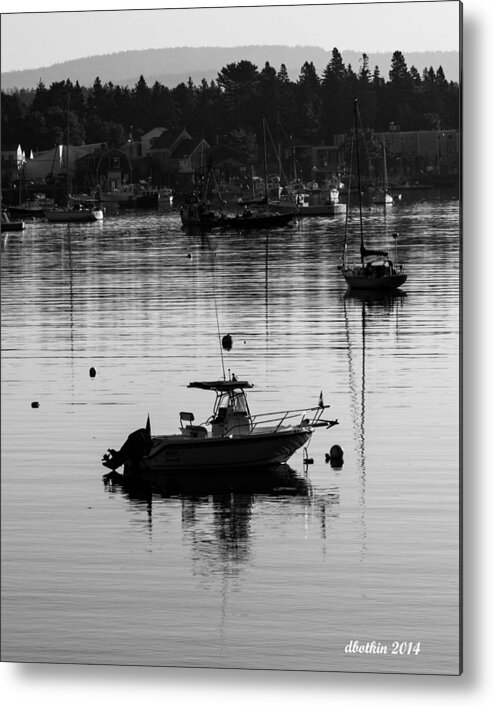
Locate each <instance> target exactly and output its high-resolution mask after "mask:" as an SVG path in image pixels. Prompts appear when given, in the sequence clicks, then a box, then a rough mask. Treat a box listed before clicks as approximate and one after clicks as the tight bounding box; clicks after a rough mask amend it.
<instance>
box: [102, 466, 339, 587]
mask: <svg viewBox="0 0 494 707" xmlns="http://www.w3.org/2000/svg"><path fill="white" fill-rule="evenodd" d="M105 490H106V492H107V493H111V494H118V495H120V496H121V497H122V498H124V499H126V500H127V501H128V503H129V504H130V505H131V506H132V508H133V510H135V511H137V512H138V513H140V514H146V519H147V524H148V529H149V531H150V533H151V531H152V528H153V520H152V519H153V509H154V511H157V510H158V512H160V511H161V510H162V508H163V504H165V505H166V504H167V503H169V502H176V500H177V499H179V500H180V505H181V527H182V536H183V539H184V541H185V542H186V544H187V545H190V547H191V548H192V559H193V565H194V573H195V574H198V575H203V576H210V575H211V573H220V574H222V575H224V574H226V575H228V576H237V575H238V573H239V572H240V570H241V569H242V568H243V567H244V566H245V565H246V564H247V563H248V561H249V559H250V557H251V544H252V518H253V515H254V512H255V510H256V509H257V508H258V509H260V512H262V510H263V508H264V509H265V508H266V507H267V506H268V504H270V503H272V502H273V501H274V500H276V504H277V506H276V508H278V505H279V510H277V511H276V512H277V513H281V514H282V517H283V518H285V517H286V516H290V515H291V514H297V515H300V514H303V515H304V516H305V515H306V514H307V513H308V512H309V511H310V510H312V511H313V512H314V515H315V517H316V519H317V523H318V524H319V525H320V536H321V539H322V540H323V541H325V540H326V528H327V519H328V516H331V515H334V513H335V507H336V506H337V505H338V503H339V489H338V488H332V489H331V491H330V492H329V493H324V494H320V495H319V494H317V493H315V492H314V489H313V487H312V484H311V483H310V480H309V478H308V476H307V475H306V474H304V475H303V476H302V475H300V474H299V473H297V472H296V471H295V470H294V469H293V468H291V467H290V466H288V465H287V464H280V465H278V466H276V467H273V468H270V469H265V468H264V469H258V470H249V471H241V472H238V471H236V470H230V471H229V472H226V471H225V472H220V473H216V474H208V475H207V476H206V475H205V474H201V473H197V472H189V473H184V472H180V473H176V474H172V473H170V474H167V475H166V476H164V477H163V478H161V479H159V480H155V481H153V482H152V483H148V484H144V483H142V482H140V483H139V482H129V481H126V480H125V479H123V477H122V478H120V479H119V478H118V476H113V477H111V476H110V479H109V480H108V481H105Z"/></svg>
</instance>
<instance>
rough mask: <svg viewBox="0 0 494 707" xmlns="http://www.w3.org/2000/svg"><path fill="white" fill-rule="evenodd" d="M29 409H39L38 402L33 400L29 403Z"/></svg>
mask: <svg viewBox="0 0 494 707" xmlns="http://www.w3.org/2000/svg"><path fill="white" fill-rule="evenodd" d="M31 407H32V408H39V403H38V401H37V400H33V402H32V403H31Z"/></svg>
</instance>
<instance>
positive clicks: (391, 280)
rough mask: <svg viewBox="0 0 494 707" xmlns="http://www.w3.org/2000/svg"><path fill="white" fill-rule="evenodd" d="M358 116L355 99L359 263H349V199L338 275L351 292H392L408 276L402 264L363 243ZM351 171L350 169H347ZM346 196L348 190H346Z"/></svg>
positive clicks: (354, 144)
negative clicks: (339, 273)
mask: <svg viewBox="0 0 494 707" xmlns="http://www.w3.org/2000/svg"><path fill="white" fill-rule="evenodd" d="M360 123H361V121H360V114H359V110H358V100H357V99H355V101H354V104H353V135H352V154H353V147H354V146H355V153H356V158H357V180H358V202H359V223H360V263H359V264H356V265H349V264H348V227H349V218H350V197H348V201H347V218H346V223H345V239H344V245H343V265H342V266H341V272H342V274H343V277H344V278H345V280H346V282H347V284H348V286H349V287H350V289H353V290H395V289H397V288H399V287H400V286H401V285H403V283H404V282H405V281H406V279H407V276H406V274H405V273H404V271H403V267H402V266H401V265H399V266H398V265H395V264H394V263H393V262H392V261H391V260H389V258H388V253H387V252H385V251H382V250H371V249H367V248H366V247H365V244H364V229H363V222H362V189H361V183H360V152H359V128H360ZM350 172H351V169H350ZM349 194H351V189H350V188H349ZM393 238H394V241H395V260H396V250H397V238H398V234H397V233H393Z"/></svg>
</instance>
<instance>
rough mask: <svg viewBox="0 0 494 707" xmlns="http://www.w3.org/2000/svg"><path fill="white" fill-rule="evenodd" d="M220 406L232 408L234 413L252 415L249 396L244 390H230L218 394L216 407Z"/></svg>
mask: <svg viewBox="0 0 494 707" xmlns="http://www.w3.org/2000/svg"><path fill="white" fill-rule="evenodd" d="M220 408H230V410H232V411H233V412H234V413H243V414H244V415H250V411H249V406H248V404H247V398H246V396H245V393H244V392H243V390H242V391H238V390H230V391H228V392H222V393H220V394H218V397H217V399H216V405H215V409H216V410H219V409H220Z"/></svg>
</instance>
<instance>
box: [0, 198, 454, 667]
mask: <svg viewBox="0 0 494 707" xmlns="http://www.w3.org/2000/svg"><path fill="white" fill-rule="evenodd" d="M382 216H383V212H382V210H379V209H378V208H374V209H370V210H368V211H366V213H365V217H364V218H365V224H366V227H367V228H368V229H369V233H372V234H379V233H382V229H383V218H382ZM343 227H344V222H343V220H342V218H341V217H336V218H333V219H329V218H328V219H325V218H317V219H307V220H301V221H300V222H299V223H297V224H295V225H294V226H292V227H290V228H285V229H281V230H274V231H271V232H270V233H269V235H268V233H267V232H265V231H259V232H255V233H248V234H245V233H238V232H236V233H233V232H223V233H213V234H210V235H202V236H201V234H198V233H184V232H183V231H182V230H181V228H180V222H179V218H178V215H177V214H175V213H168V214H164V213H160V212H150V213H141V214H138V213H132V214H128V215H125V214H124V215H121V216H115V217H108V218H107V219H106V220H105V221H104V222H103V223H96V224H91V225H71V226H67V225H64V224H60V225H53V224H44V223H41V222H30V223H28V224H27V227H26V229H25V231H24V232H23V233H10V234H8V237H6V234H3V235H2V254H1V255H2V648H3V656H2V657H3V659H4V660H10V661H43V662H63V663H65V662H83V663H106V664H145V665H173V666H194V667H195V666H211V667H227V668H268V669H269V668H270V669H292V670H339V671H373V672H415V673H456V672H457V671H458V667H459V540H458V538H459V462H458V459H459V425H458V420H459V394H458V390H459V204H458V201H451V200H443V201H440V200H426V201H422V202H419V201H417V202H409V203H406V202H405V203H403V204H401V205H399V206H395V207H393V208H392V209H388V211H387V215H386V231H387V233H391V232H393V231H398V232H399V234H400V237H399V241H398V247H399V258H400V260H401V261H402V262H404V263H405V265H406V269H407V272H408V275H409V277H408V281H407V283H406V284H405V286H404V288H403V289H404V290H405V292H406V294H404V295H403V296H399V297H394V298H389V297H388V298H378V299H370V298H368V297H362V296H360V297H356V296H349V295H348V294H346V286H345V283H344V281H343V279H342V277H341V274H340V272H339V270H338V265H339V262H340V252H341V248H342V237H343ZM380 245H382V241H381V242H380ZM391 247H392V246H391ZM355 252H356V250H355ZM218 328H219V331H220V334H225V333H230V334H231V335H232V337H233V348H232V350H231V351H230V352H224V351H223V358H224V360H223V365H224V367H225V370H226V371H228V370H231V371H233V372H235V373H236V374H237V375H238V376H239V377H241V378H246V379H248V380H249V381H251V382H253V383H254V384H255V388H254V390H253V391H252V392H251V395H250V404H251V409H252V411H253V412H263V411H269V410H283V409H285V408H303V407H305V406H310V405H315V404H317V401H318V398H319V393H320V391H321V390H322V391H323V394H324V400H325V402H326V403H330V404H331V409H330V411H329V412H330V414H331V416H332V417H333V418H338V420H339V423H340V424H339V426H337V427H334V428H332V429H331V430H318V431H316V433H315V434H314V435H313V438H312V441H311V443H310V446H309V450H308V454H309V457H311V458H312V459H313V464H310V465H304V463H303V455H302V450H300V451H299V452H298V453H297V454H296V455H295V456H294V457H292V459H291V460H290V463H289V464H290V466H289V468H283V469H280V470H279V471H278V472H273V473H272V474H269V475H268V474H265V475H261V476H258V477H256V478H254V479H253V480H250V481H249V482H246V480H245V479H241V478H239V479H237V480H236V481H235V483H233V484H230V485H228V484H225V483H220V482H219V480H215V479H203V480H202V482H201V483H200V484H199V483H194V482H191V483H188V484H185V483H180V482H178V483H170V484H169V485H168V486H167V487H166V488H163V489H161V490H160V492H158V491H157V492H156V493H154V494H152V496H146V494H138V493H136V494H134V495H133V494H132V493H127V492H125V491H124V490H122V489H121V488H120V487H117V486H105V485H104V484H103V481H102V474H103V472H104V469H103V467H101V465H100V459H101V455H102V453H103V452H104V451H105V450H106V449H107V447H110V446H111V447H119V446H120V445H121V443H122V442H123V441H124V439H125V438H126V436H127V434H129V432H131V431H132V430H135V429H137V428H138V427H142V426H143V425H144V423H145V421H146V416H147V414H148V413H149V415H150V418H151V424H152V428H153V431H154V432H156V433H160V432H162V433H164V432H168V431H175V430H176V429H177V428H178V425H179V418H178V413H179V411H180V410H192V411H193V412H194V414H195V418H196V420H204V419H206V418H207V417H208V416H209V414H210V412H211V405H212V402H213V400H212V394H211V393H208V392H204V391H200V390H193V389H187V387H186V386H187V384H188V383H189V382H190V381H191V380H200V379H212V378H213V379H214V378H218V377H222V360H221V353H220V352H221V349H220V346H219V338H218ZM91 367H94V368H95V369H96V372H97V373H96V376H95V377H94V378H91V377H90V375H89V369H90V368H91ZM34 401H37V402H39V407H37V408H33V407H32V406H31V403H32V402H34ZM333 444H339V445H341V447H343V449H344V464H343V466H342V467H341V468H334V467H332V466H331V465H330V464H328V463H326V461H325V454H326V453H327V452H328V451H329V449H330V447H331V446H332V445H333ZM350 641H354V642H355V641H358V642H359V644H363V645H364V646H365V644H366V643H367V642H371V641H375V642H376V645H378V644H380V645H381V646H384V647H387V648H388V650H389V652H388V653H387V654H386V653H369V652H367V653H366V652H362V653H359V652H356V653H350V652H348V649H347V651H346V652H345V647H346V646H348V644H349V643H350ZM394 641H397V642H398V643H399V644H401V643H404V644H406V650H405V653H404V655H402V654H400V652H398V653H397V654H392V653H391V650H392V645H393V642H394ZM418 643H420V652H418V651H416V650H415V648H416V646H417V644H418ZM409 644H412V645H413V648H414V650H412V652H409V649H408V645H409ZM352 645H353V646H355V643H354V644H352ZM401 651H402V652H403V648H401Z"/></svg>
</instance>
